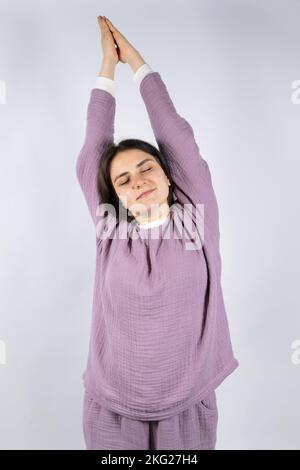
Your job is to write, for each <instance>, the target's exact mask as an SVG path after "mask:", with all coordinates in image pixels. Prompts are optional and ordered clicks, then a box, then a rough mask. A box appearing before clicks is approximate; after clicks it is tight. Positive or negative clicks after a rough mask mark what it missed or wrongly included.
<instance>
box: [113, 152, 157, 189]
mask: <svg viewBox="0 0 300 470" xmlns="http://www.w3.org/2000/svg"><path fill="white" fill-rule="evenodd" d="M148 161H150V162H153V159H152V158H145V159H144V160H142V161H141V162H139V163H138V164H137V165H136V168H139V167H140V166H142V165H143V163H145V162H148ZM128 173H129V171H124V172H123V173H120V174H119V175H118V176H116V177H115V179H114V183H115V182H116V181H117V179H118V178H121V176H124V175H127V174H128Z"/></svg>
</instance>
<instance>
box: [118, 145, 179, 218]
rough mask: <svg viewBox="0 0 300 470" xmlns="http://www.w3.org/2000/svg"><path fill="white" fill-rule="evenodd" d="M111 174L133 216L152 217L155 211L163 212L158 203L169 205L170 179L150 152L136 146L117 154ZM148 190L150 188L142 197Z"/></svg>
mask: <svg viewBox="0 0 300 470" xmlns="http://www.w3.org/2000/svg"><path fill="white" fill-rule="evenodd" d="M110 177H111V181H112V184H113V187H114V189H115V191H116V193H117V195H118V197H119V199H120V200H121V202H122V204H123V206H124V207H125V208H126V209H129V210H130V212H131V213H132V215H133V216H134V217H135V216H138V217H139V216H141V217H143V216H144V217H149V215H150V214H152V216H153V215H154V214H157V213H158V212H157V210H159V213H160V214H162V211H161V206H163V207H165V206H166V205H167V206H168V202H167V199H168V195H169V185H170V181H169V179H168V177H167V175H166V174H165V172H164V171H163V169H162V167H161V166H160V164H159V163H158V162H157V161H156V160H155V158H154V157H153V156H152V155H151V154H149V153H147V152H144V151H143V150H139V149H130V150H124V151H122V152H119V153H117V154H116V155H115V157H114V158H113V160H112V162H111V166H110ZM148 190H153V191H152V192H150V193H148V194H145V195H144V196H141V194H142V193H143V192H145V191H148ZM151 207H152V212H150V211H151ZM168 207H169V206H168ZM150 217H151V215H150Z"/></svg>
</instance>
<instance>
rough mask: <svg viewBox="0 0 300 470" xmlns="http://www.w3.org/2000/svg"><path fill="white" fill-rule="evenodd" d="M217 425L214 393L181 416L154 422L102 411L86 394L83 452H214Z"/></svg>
mask: <svg viewBox="0 0 300 470" xmlns="http://www.w3.org/2000/svg"><path fill="white" fill-rule="evenodd" d="M217 425H218V407H217V401H216V393H215V391H214V390H213V391H211V392H210V393H209V394H208V395H207V396H206V397H205V398H204V399H203V400H200V401H198V402H197V403H195V404H194V405H193V406H191V407H189V408H188V409H186V410H184V411H182V412H181V413H179V414H177V415H175V416H172V417H170V418H166V419H163V420H158V421H141V420H136V419H130V418H127V417H125V416H122V415H119V414H117V413H115V412H114V411H111V410H109V409H107V408H104V407H103V406H102V405H100V404H99V403H97V402H96V401H95V400H94V398H93V396H91V395H89V393H88V392H87V391H85V394H84V400H83V432H84V440H85V445H86V449H87V450H133V449H135V450H163V449H164V450H170V449H173V450H174V449H177V450H196V449H197V450H214V449H215V446H216V441H217Z"/></svg>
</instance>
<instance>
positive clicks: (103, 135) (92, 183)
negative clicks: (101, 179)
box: [76, 77, 116, 225]
mask: <svg viewBox="0 0 300 470" xmlns="http://www.w3.org/2000/svg"><path fill="white" fill-rule="evenodd" d="M102 78H105V77H102ZM115 109H116V100H115V97H114V96H112V94H111V93H110V92H108V91H107V90H104V89H98V88H93V89H92V90H91V94H90V100H89V103H88V107H87V118H86V132H85V139H84V143H83V146H82V148H81V150H80V153H79V155H78V157H77V161H76V174H77V178H78V181H79V183H80V186H81V189H82V191H83V194H84V197H85V200H86V202H87V205H88V209H89V211H90V214H91V216H92V219H93V221H94V224H95V225H96V210H97V206H98V204H99V202H100V200H99V196H98V192H97V181H96V177H97V172H98V166H99V161H100V158H101V154H102V152H103V151H104V149H105V147H106V146H107V145H108V144H109V143H113V141H114V118H115Z"/></svg>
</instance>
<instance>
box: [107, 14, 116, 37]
mask: <svg viewBox="0 0 300 470" xmlns="http://www.w3.org/2000/svg"><path fill="white" fill-rule="evenodd" d="M104 19H105V21H106V23H107V24H108V26H109V29H110V30H111V31H112V32H113V33H115V32H118V30H117V29H116V28H115V27H114V25H113V24H112V22H111V21H110V20H109V19H108V18H107V17H106V16H105V17H104Z"/></svg>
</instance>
